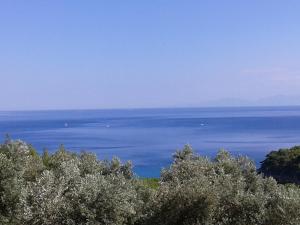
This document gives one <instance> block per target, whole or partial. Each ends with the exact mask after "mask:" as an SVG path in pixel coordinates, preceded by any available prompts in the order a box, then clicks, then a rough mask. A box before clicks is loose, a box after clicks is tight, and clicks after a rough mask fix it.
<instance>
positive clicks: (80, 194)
mask: <svg viewBox="0 0 300 225" xmlns="http://www.w3.org/2000/svg"><path fill="white" fill-rule="evenodd" d="M173 158H174V161H173V163H172V164H171V165H170V167H169V168H167V169H164V170H163V171H162V174H161V177H160V180H159V182H158V183H154V182H157V181H156V180H151V183H149V180H146V181H145V180H142V179H139V178H137V177H136V176H134V174H133V172H132V165H131V163H129V162H128V163H125V164H122V163H121V161H120V160H119V159H117V158H113V159H112V160H111V161H106V160H98V159H97V157H96V156H95V155H94V154H90V153H86V152H83V153H80V154H77V153H73V152H69V151H67V150H65V148H64V147H63V146H61V147H60V148H59V149H58V150H57V151H56V152H55V153H53V154H49V153H48V152H47V151H45V152H44V153H43V154H42V155H39V154H37V153H36V152H35V150H34V149H33V148H32V147H31V146H30V145H28V144H26V143H24V142H22V141H11V140H7V141H6V142H5V143H4V144H2V145H0V224H1V225H2V224H3V225H15V224H17V225H19V224H22V225H77V224H78V225H154V224H155V225H270V224H272V225H299V224H300V210H299V209H300V190H299V187H297V186H293V185H279V184H277V183H276V181H275V180H274V179H273V178H263V177H262V176H261V175H259V174H257V172H256V168H255V165H254V164H253V162H252V161H251V160H249V159H248V158H246V157H232V156H231V155H230V154H229V153H228V152H226V151H220V152H219V154H218V155H217V156H216V157H215V159H212V160H211V159H209V158H206V157H201V156H199V155H197V154H195V153H194V152H193V150H192V149H191V147H190V146H185V147H184V149H183V150H181V151H177V152H176V153H175V154H174V157H173ZM149 184H151V185H149Z"/></svg>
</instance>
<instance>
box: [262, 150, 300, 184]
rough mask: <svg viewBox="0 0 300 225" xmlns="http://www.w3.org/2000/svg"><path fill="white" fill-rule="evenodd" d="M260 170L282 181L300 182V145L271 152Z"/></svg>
mask: <svg viewBox="0 0 300 225" xmlns="http://www.w3.org/2000/svg"><path fill="white" fill-rule="evenodd" d="M260 172H261V173H263V174H264V175H265V176H272V177H274V178H275V179H276V180H277V181H278V182H280V183H296V184H300V146H295V147H293V148H290V149H279V150H278V151H272V152H270V153H269V154H268V155H267V156H266V159H265V160H264V161H262V165H261V168H260Z"/></svg>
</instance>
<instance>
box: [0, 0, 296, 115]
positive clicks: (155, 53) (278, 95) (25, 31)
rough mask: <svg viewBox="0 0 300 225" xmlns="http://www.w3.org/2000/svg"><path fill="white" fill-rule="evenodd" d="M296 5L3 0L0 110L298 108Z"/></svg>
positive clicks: (232, 0)
mask: <svg viewBox="0 0 300 225" xmlns="http://www.w3.org/2000/svg"><path fill="white" fill-rule="evenodd" d="M299 12H300V1H298V0H286V1H282V0H280V1H279V0H251V1H241V0H227V1H222V0H214V1H212V0H195V1H193V0H187V1H182V0H181V1H179V0H151V1H141V0H126V1H124V0H118V1H117V0H109V1H104V0H94V1H93V0H89V1H79V0H69V1H66V0H51V1H50V0H43V1H42V0H37V1H33V0H27V1H21V0H14V1H11V0H1V1H0V82H1V83H0V85H1V94H0V110H32V109H101V108H144V107H147V108H148V107H150V108H151V107H188V106H193V107H198V106H199V107H201V106H211V105H213V106H223V105H273V104H279V105H280V104H287V105H290V104H300V25H299V24H300V13H299Z"/></svg>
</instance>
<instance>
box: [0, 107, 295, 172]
mask: <svg viewBox="0 0 300 225" xmlns="http://www.w3.org/2000/svg"><path fill="white" fill-rule="evenodd" d="M7 133H8V134H10V136H11V137H12V138H13V139H22V140H25V141H27V142H29V143H31V144H33V146H34V147H35V148H37V149H38V150H39V151H40V152H42V151H43V149H44V148H47V149H49V150H50V151H54V150H55V149H57V148H58V147H59V145H60V144H64V145H65V147H66V148H68V149H69V150H72V151H82V150H88V151H92V152H94V153H96V154H97V155H98V157H99V158H101V159H110V158H111V157H113V156H118V157H120V158H121V159H122V160H131V161H133V163H134V165H135V168H134V169H135V172H136V173H137V174H138V175H140V176H158V175H159V171H160V169H161V168H162V167H167V166H168V165H169V163H170V162H171V155H172V153H174V151H175V150H176V149H179V148H182V147H183V145H184V144H187V143H189V144H191V145H192V146H193V148H194V149H195V150H196V151H197V152H198V153H200V154H202V155H207V156H214V155H215V154H216V152H217V151H218V150H219V149H220V148H225V149H228V150H229V151H230V152H232V153H233V154H242V155H248V156H249V157H251V158H252V159H254V160H255V162H256V163H257V165H258V166H259V162H260V161H261V160H263V158H264V156H265V155H266V153H268V152H269V151H271V150H276V149H278V148H282V147H291V146H293V145H299V144H300V107H245V108H181V109H134V110H69V111H26V112H25V111H24V112H21V111H18V112H0V135H1V139H2V140H3V139H4V137H5V134H7Z"/></svg>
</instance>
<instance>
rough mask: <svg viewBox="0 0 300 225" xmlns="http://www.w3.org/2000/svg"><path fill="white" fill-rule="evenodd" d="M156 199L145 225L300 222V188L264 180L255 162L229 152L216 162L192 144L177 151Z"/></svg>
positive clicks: (286, 224)
mask: <svg viewBox="0 0 300 225" xmlns="http://www.w3.org/2000/svg"><path fill="white" fill-rule="evenodd" d="M153 199H154V200H153V202H152V205H150V206H149V211H150V213H148V217H147V218H146V219H144V220H143V223H144V224H148V225H150V224H156V225H202V224H203V225H244V224H247V225H270V224H272V225H297V224H300V190H299V188H298V187H293V186H282V185H278V184H277V183H276V181H275V180H274V179H273V178H263V177H262V176H261V175H258V174H257V172H256V168H255V165H254V163H253V162H252V161H251V160H249V159H248V158H246V157H232V156H231V155H230V154H229V153H228V152H226V151H224V150H222V151H220V152H219V153H218V155H217V156H216V158H215V159H213V160H210V159H208V158H206V157H200V156H198V155H196V154H194V153H193V150H192V149H191V147H190V146H188V145H187V146H185V147H184V149H183V150H182V151H178V152H176V154H175V155H174V162H173V164H172V165H171V166H170V168H168V169H165V170H163V171H162V175H161V182H160V187H159V189H158V190H157V193H156V196H155V198H153Z"/></svg>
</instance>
